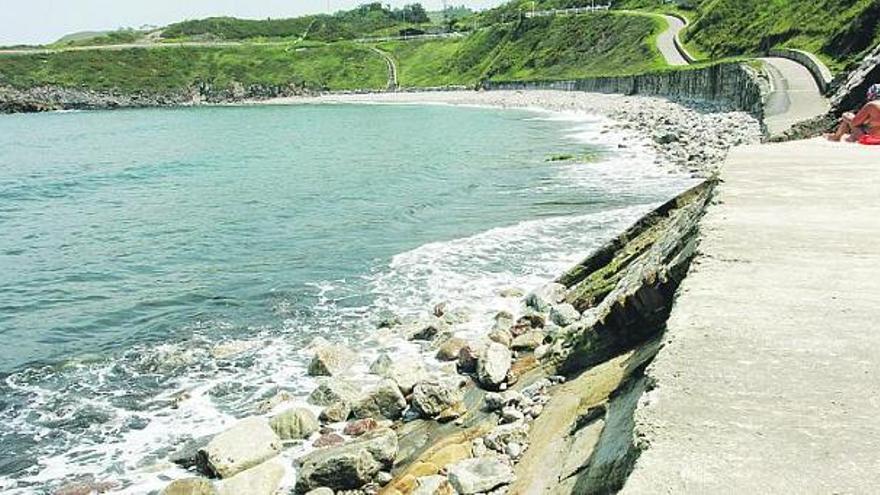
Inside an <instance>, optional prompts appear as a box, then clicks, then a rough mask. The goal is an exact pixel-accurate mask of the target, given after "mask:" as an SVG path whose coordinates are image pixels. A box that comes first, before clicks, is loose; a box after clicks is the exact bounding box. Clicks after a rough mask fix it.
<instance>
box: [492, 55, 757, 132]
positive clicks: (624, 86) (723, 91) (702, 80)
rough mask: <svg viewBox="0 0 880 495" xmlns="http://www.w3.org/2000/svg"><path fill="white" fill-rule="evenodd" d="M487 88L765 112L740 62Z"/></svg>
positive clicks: (752, 78)
mask: <svg viewBox="0 0 880 495" xmlns="http://www.w3.org/2000/svg"><path fill="white" fill-rule="evenodd" d="M483 88H484V89H487V90H524V89H545V90H563V91H587V92H593V93H621V94H627V95H647V96H663V97H667V98H672V99H680V100H699V101H708V102H713V103H719V104H723V105H727V106H732V107H733V108H735V109H737V110H743V111H747V112H749V113H751V114H753V115H755V116H757V117H759V118H762V117H763V114H764V103H763V95H762V92H761V86H760V84H759V78H758V74H757V72H756V71H755V70H753V69H751V68H750V67H748V66H746V65H745V64H740V63H723V64H716V65H711V66H708V67H700V68H688V69H682V70H668V71H662V72H652V73H648V74H641V75H635V76H619V77H593V78H587V79H572V80H564V81H498V82H495V81H489V82H486V83H484V84H483Z"/></svg>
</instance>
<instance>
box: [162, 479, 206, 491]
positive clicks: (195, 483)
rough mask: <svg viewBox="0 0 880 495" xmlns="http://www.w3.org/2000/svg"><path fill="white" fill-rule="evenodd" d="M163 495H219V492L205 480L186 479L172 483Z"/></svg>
mask: <svg viewBox="0 0 880 495" xmlns="http://www.w3.org/2000/svg"><path fill="white" fill-rule="evenodd" d="M161 495H217V490H216V489H215V488H214V484H213V483H211V481H210V480H206V479H205V478H185V479H181V480H175V481H172V482H171V483H170V484H169V485H168V486H166V487H165V489H164V490H162V494H161Z"/></svg>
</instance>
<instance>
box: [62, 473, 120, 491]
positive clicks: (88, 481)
mask: <svg viewBox="0 0 880 495" xmlns="http://www.w3.org/2000/svg"><path fill="white" fill-rule="evenodd" d="M116 486H117V484H116V483H115V482H112V481H97V480H95V479H94V477H93V476H91V475H88V476H84V477H81V478H78V479H77V480H75V481H71V482H70V483H65V484H64V485H63V486H61V488H59V489H57V490H55V491H54V492H53V495H92V494H94V493H99V494H100V493H109V492H110V491H111V490H113V489H114V488H116Z"/></svg>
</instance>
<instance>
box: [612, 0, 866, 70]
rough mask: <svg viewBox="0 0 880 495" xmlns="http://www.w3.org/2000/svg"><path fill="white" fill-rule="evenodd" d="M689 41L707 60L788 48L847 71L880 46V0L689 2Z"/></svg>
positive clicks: (641, 0) (626, 4) (650, 2)
mask: <svg viewBox="0 0 880 495" xmlns="http://www.w3.org/2000/svg"><path fill="white" fill-rule="evenodd" d="M681 3H682V4H683V6H684V7H689V8H690V11H685V12H686V14H687V17H689V18H690V19H691V20H692V21H693V24H692V25H691V26H690V27H689V28H688V29H687V31H686V32H685V35H684V39H685V41H686V42H687V43H688V44H690V45H693V46H695V47H696V48H697V50H698V51H699V52H701V53H703V54H705V55H706V56H709V57H712V58H721V57H728V56H737V55H756V54H760V53H762V52H763V51H765V50H767V49H769V48H776V47H786V48H798V49H803V50H808V51H811V52H814V53H816V54H818V55H819V56H820V57H821V58H822V59H824V60H825V62H826V63H828V64H829V65H830V66H831V67H832V68H835V69H842V68H843V67H845V66H846V65H847V64H848V63H850V62H852V61H853V60H855V59H857V58H860V57H861V56H863V55H864V54H865V52H866V51H867V50H868V49H869V48H871V47H873V46H876V45H877V44H878V43H880V2H878V1H877V0H688V1H685V2H681ZM615 6H616V7H618V8H648V9H668V8H669V6H668V4H667V3H666V2H663V1H662V0H619V1H618V2H616V3H615Z"/></svg>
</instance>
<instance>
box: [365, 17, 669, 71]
mask: <svg viewBox="0 0 880 495" xmlns="http://www.w3.org/2000/svg"><path fill="white" fill-rule="evenodd" d="M663 28H664V25H663V24H662V22H661V21H660V20H658V19H653V18H650V17H644V16H632V15H624V14H614V13H611V14H597V15H592V16H578V17H542V18H536V19H525V20H523V22H522V23H506V24H499V25H495V26H493V27H491V28H488V29H483V30H480V31H478V32H477V33H475V34H473V35H470V36H468V37H463V38H454V39H445V40H438V41H421V42H402V41H398V42H388V43H384V44H382V45H380V47H381V48H382V49H383V50H385V51H387V52H390V53H391V54H392V55H393V56H394V58H395V59H396V60H397V62H398V66H399V77H400V83H401V85H403V86H409V87H413V86H442V85H449V84H464V85H472V84H475V83H476V82H478V81H480V80H483V79H496V80H514V79H565V78H575V77H587V76H594V75H618V74H633V73H638V72H645V71H648V70H653V69H658V68H661V67H663V65H664V63H663V59H662V57H661V56H660V54H659V53H658V52H657V50H656V48H655V45H654V42H653V40H654V37H655V36H656V35H657V34H658V33H659V32H660V31H661V30H662V29H663Z"/></svg>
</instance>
